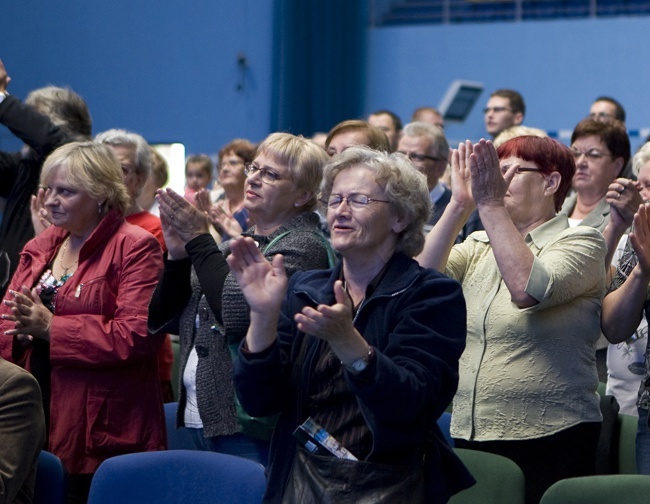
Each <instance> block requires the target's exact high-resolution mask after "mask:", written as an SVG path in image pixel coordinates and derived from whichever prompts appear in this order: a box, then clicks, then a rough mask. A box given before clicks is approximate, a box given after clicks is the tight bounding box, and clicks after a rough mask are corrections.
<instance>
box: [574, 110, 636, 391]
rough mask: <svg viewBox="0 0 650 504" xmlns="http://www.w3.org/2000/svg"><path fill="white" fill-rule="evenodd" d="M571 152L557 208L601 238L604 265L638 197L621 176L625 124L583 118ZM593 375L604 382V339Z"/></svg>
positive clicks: (625, 152) (625, 147) (626, 146)
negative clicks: (566, 189)
mask: <svg viewBox="0 0 650 504" xmlns="http://www.w3.org/2000/svg"><path fill="white" fill-rule="evenodd" d="M571 152H572V154H573V158H574V159H575V163H576V173H575V175H574V176H573V191H574V192H573V194H571V195H569V196H568V197H567V199H566V201H565V202H564V205H563V206H562V212H564V213H566V214H567V215H568V216H569V224H570V225H571V226H578V225H580V226H590V227H594V228H596V229H598V230H599V231H600V232H602V233H603V234H604V236H605V242H606V245H607V256H606V258H605V266H606V268H607V269H609V265H610V264H611V260H612V256H613V255H614V251H615V250H616V246H617V245H618V242H619V240H620V238H621V236H622V235H623V234H624V233H625V232H626V230H627V229H628V228H629V227H630V226H631V225H632V219H633V217H634V213H635V212H636V211H637V209H638V208H639V205H640V204H641V197H640V195H639V192H638V190H637V189H636V184H635V182H634V181H633V180H629V179H626V178H622V177H621V176H620V175H621V173H622V171H623V169H624V168H625V166H626V165H627V163H628V161H629V159H630V140H629V138H628V136H627V131H626V129H625V125H624V124H623V123H621V122H619V121H617V120H614V119H613V120H611V121H606V122H603V121H598V120H596V119H591V118H587V119H584V120H582V121H580V122H579V123H578V125H577V126H576V127H575V129H574V130H573V134H572V135H571ZM596 347H597V353H596V359H597V363H598V376H599V379H600V381H601V382H606V381H607V364H606V354H607V340H606V339H605V338H604V337H601V338H600V339H599V341H598V343H597V344H596Z"/></svg>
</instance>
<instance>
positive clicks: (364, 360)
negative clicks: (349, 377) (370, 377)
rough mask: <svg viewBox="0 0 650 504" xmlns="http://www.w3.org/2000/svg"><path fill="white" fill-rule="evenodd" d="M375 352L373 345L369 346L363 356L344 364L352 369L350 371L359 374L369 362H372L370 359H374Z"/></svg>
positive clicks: (348, 368)
mask: <svg viewBox="0 0 650 504" xmlns="http://www.w3.org/2000/svg"><path fill="white" fill-rule="evenodd" d="M373 354H374V351H373V349H372V347H371V346H369V347H368V354H367V355H364V356H363V357H361V358H359V359H357V360H355V361H352V362H351V363H350V364H344V366H345V368H346V369H347V370H348V371H350V373H352V374H355V375H356V374H359V373H361V372H362V371H363V370H364V369H366V368H367V367H368V364H370V359H372V356H373Z"/></svg>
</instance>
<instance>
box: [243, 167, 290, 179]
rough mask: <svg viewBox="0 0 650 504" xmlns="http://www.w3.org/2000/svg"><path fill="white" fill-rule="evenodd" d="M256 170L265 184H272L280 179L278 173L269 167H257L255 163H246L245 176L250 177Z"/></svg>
mask: <svg viewBox="0 0 650 504" xmlns="http://www.w3.org/2000/svg"><path fill="white" fill-rule="evenodd" d="M258 172H259V174H260V178H261V179H262V182H266V183H267V184H273V183H274V182H277V181H278V180H282V177H281V176H280V175H279V174H278V173H276V172H274V171H273V170H271V169H270V168H266V167H259V166H257V165H256V164H255V163H248V164H247V165H246V168H245V169H244V173H245V174H246V176H247V177H252V176H253V175H255V174H256V173H258Z"/></svg>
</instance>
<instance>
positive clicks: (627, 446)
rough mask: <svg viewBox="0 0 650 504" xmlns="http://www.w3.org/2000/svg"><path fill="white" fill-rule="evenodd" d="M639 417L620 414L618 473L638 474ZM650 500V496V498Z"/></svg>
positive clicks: (649, 499)
mask: <svg viewBox="0 0 650 504" xmlns="http://www.w3.org/2000/svg"><path fill="white" fill-rule="evenodd" d="M638 420H639V419H638V418H637V417H634V416H631V415H623V414H622V413H619V414H618V421H619V432H618V436H619V437H618V473H619V474H636V431H637V423H638ZM648 501H649V502H650V496H649V498H648Z"/></svg>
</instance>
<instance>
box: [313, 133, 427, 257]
mask: <svg viewBox="0 0 650 504" xmlns="http://www.w3.org/2000/svg"><path fill="white" fill-rule="evenodd" d="M356 167H363V168H367V169H368V170H370V171H372V172H373V173H374V174H375V180H376V181H377V184H378V185H379V186H380V187H381V188H382V189H383V191H384V194H385V196H386V198H387V199H388V200H389V201H390V204H391V207H392V208H393V210H394V211H395V213H396V214H397V215H398V216H399V217H400V218H403V219H404V220H406V221H407V222H408V224H407V225H406V227H405V228H404V230H403V231H402V232H401V233H400V234H399V236H398V237H397V243H396V246H395V251H396V252H403V253H404V254H406V255H407V256H409V257H413V256H415V255H416V254H419V253H420V252H421V251H422V248H423V247H424V234H423V233H422V227H423V226H424V224H425V223H426V222H427V220H428V219H429V215H430V213H431V200H430V199H429V189H428V187H427V179H426V176H425V175H424V174H422V173H420V171H419V170H417V169H416V168H415V167H414V166H413V163H411V161H409V159H408V158H407V157H406V156H405V155H404V154H400V153H397V152H394V153H392V154H389V153H387V152H381V151H377V150H374V149H370V148H369V147H366V146H357V147H350V148H348V149H345V151H343V152H342V153H340V154H338V155H336V156H334V157H333V158H332V159H331V161H330V162H329V163H327V164H326V165H325V168H324V172H323V181H322V182H321V191H320V200H321V201H327V200H328V199H329V197H330V194H331V193H332V186H333V185H334V179H336V177H337V175H338V174H339V173H341V172H342V171H344V170H347V169H350V168H356Z"/></svg>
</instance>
